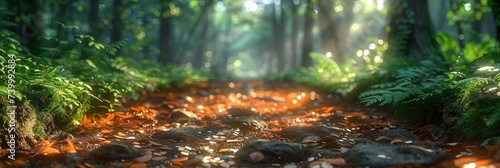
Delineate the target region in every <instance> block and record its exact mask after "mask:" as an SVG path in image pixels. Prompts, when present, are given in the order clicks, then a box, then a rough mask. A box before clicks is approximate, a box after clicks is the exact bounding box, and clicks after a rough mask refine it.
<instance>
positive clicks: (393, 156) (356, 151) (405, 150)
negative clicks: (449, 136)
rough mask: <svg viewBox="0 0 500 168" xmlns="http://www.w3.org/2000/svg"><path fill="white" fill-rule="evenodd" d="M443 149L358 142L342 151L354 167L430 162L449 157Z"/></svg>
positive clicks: (373, 167) (375, 167) (349, 163)
mask: <svg viewBox="0 0 500 168" xmlns="http://www.w3.org/2000/svg"><path fill="white" fill-rule="evenodd" d="M449 156H450V155H448V154H446V153H445V152H444V151H439V150H438V151H432V150H430V149H425V148H422V147H417V146H386V145H377V144H360V145H356V146H355V147H354V148H352V149H351V150H349V151H347V152H346V153H344V159H345V160H346V162H347V163H348V165H350V166H354V167H371V168H377V167H389V166H391V165H397V164H402V163H419V164H431V163H433V162H435V161H437V160H440V159H443V158H445V157H449Z"/></svg>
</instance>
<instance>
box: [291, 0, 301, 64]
mask: <svg viewBox="0 0 500 168" xmlns="http://www.w3.org/2000/svg"><path fill="white" fill-rule="evenodd" d="M290 2H291V3H290V4H291V6H292V7H291V8H292V9H291V10H292V11H291V12H292V33H291V40H290V41H291V43H292V44H291V48H292V53H291V54H290V55H291V61H290V66H291V67H292V68H294V67H295V66H297V62H298V61H297V59H298V54H297V48H298V47H297V46H298V44H297V37H298V35H299V26H298V25H299V24H298V22H299V21H298V15H297V11H298V6H299V3H300V1H290ZM295 2H297V3H295Z"/></svg>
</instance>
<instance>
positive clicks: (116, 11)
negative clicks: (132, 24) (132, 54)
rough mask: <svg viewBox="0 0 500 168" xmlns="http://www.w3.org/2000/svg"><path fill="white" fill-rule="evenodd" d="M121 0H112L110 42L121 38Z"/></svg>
mask: <svg viewBox="0 0 500 168" xmlns="http://www.w3.org/2000/svg"><path fill="white" fill-rule="evenodd" d="M122 5H123V4H122V0H114V1H113V20H112V23H113V29H112V30H111V42H118V41H120V40H122V27H123V25H122V24H123V19H122V14H123V7H122Z"/></svg>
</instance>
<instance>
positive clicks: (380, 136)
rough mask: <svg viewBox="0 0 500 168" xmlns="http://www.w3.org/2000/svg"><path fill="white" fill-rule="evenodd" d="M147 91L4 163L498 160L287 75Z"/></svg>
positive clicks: (452, 163) (499, 155)
mask: <svg viewBox="0 0 500 168" xmlns="http://www.w3.org/2000/svg"><path fill="white" fill-rule="evenodd" d="M145 95H147V96H145V97H144V98H143V99H142V100H140V101H134V102H130V101H129V102H126V103H125V106H124V110H122V111H115V112H111V113H105V114H99V115H97V116H96V117H87V115H86V116H85V117H84V119H83V120H82V121H81V122H80V123H79V129H78V130H75V132H72V133H71V134H64V135H61V136H60V137H57V138H53V140H46V141H42V142H40V143H39V144H38V145H37V146H35V147H34V148H33V149H31V150H19V151H17V153H16V160H15V161H12V160H8V159H5V160H4V161H3V162H0V167H9V165H10V166H19V167H79V168H85V167H88V168H91V167H126V168H132V167H159V168H162V167H286V168H292V167H317V168H319V167H324V168H327V167H367V166H368V167H480V166H486V167H488V166H490V167H500V152H499V149H500V144H493V145H483V146H481V145H480V144H465V143H463V142H444V141H440V140H439V139H440V137H437V136H436V135H440V133H439V131H441V132H442V131H443V130H442V129H437V128H438V127H437V126H435V125H424V126H420V127H415V128H410V127H405V129H403V128H402V127H401V125H400V124H397V122H396V120H395V119H394V118H393V117H391V116H390V115H388V113H386V112H380V111H377V110H375V109H372V108H366V107H362V106H359V105H353V104H349V103H347V102H343V101H342V98H341V96H338V95H333V94H325V93H322V92H318V91H315V90H314V89H313V88H310V87H305V86H303V85H298V84H294V83H290V82H265V81H233V82H231V81H226V82H208V83H198V84H196V85H190V86H185V87H182V88H173V89H170V90H167V91H162V92H159V93H151V94H145ZM88 115H89V116H90V114H88ZM2 155H3V158H5V157H6V152H5V151H4V152H3V153H2Z"/></svg>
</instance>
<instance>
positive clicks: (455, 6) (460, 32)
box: [450, 0, 465, 50]
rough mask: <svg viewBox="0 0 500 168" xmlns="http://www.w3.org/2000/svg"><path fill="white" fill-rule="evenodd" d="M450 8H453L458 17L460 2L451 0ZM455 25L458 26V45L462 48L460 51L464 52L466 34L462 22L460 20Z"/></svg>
mask: <svg viewBox="0 0 500 168" xmlns="http://www.w3.org/2000/svg"><path fill="white" fill-rule="evenodd" d="M450 7H451V11H452V12H453V13H454V15H458V14H457V11H458V2H457V0H450ZM455 25H456V26H457V41H458V45H459V46H460V50H463V49H464V47H465V42H464V40H465V34H464V31H463V29H462V22H461V21H460V20H457V22H456V23H455Z"/></svg>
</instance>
